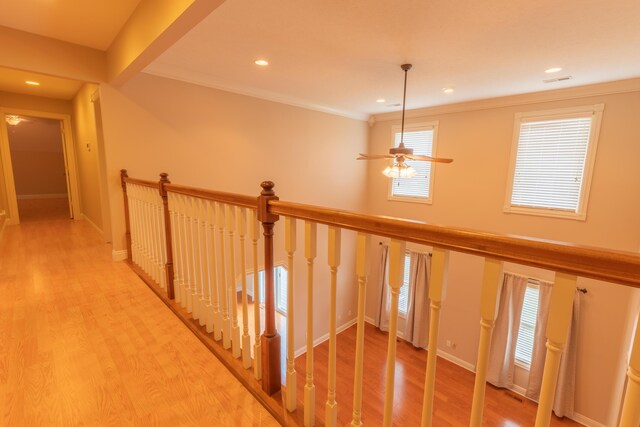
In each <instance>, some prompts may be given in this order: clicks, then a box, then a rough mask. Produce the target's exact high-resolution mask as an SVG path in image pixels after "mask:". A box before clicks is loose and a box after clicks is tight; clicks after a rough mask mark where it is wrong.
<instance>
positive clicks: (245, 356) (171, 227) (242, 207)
mask: <svg viewBox="0 0 640 427" xmlns="http://www.w3.org/2000/svg"><path fill="white" fill-rule="evenodd" d="M122 187H123V191H124V198H125V220H126V224H127V231H126V232H127V246H128V250H129V261H130V262H131V264H132V265H133V266H134V268H135V269H136V271H138V272H139V273H140V274H141V276H142V277H143V278H146V281H147V282H148V283H149V282H151V283H155V286H159V287H160V288H161V289H164V290H166V294H167V298H168V299H173V298H174V296H175V302H176V303H178V304H180V305H182V306H183V307H184V308H185V309H186V311H187V312H188V313H189V314H190V316H192V317H193V319H196V320H198V321H199V323H200V325H202V326H203V327H204V328H205V329H206V333H210V334H211V335H212V336H213V338H214V339H215V340H216V341H221V342H222V346H223V348H225V349H229V351H231V353H232V355H233V357H234V358H238V359H239V360H240V361H241V363H240V364H239V365H238V369H249V368H250V367H251V366H253V372H254V377H255V380H256V381H260V382H261V387H262V391H263V392H264V393H267V394H269V395H272V394H274V393H277V392H278V391H280V383H281V380H280V379H281V372H280V369H281V368H280V354H281V349H280V337H279V335H278V332H277V330H276V327H275V299H274V276H273V271H274V269H273V267H274V248H273V235H274V224H275V223H276V222H277V221H278V220H279V218H280V217H281V216H283V217H284V246H285V247H284V250H285V252H286V255H287V265H288V274H287V279H288V282H287V291H288V298H287V302H288V306H287V327H286V330H287V340H286V343H287V348H286V372H285V385H286V387H285V392H284V396H283V407H284V408H286V410H287V411H288V412H293V411H296V408H297V406H298V398H297V396H296V388H297V384H296V378H297V373H296V371H295V364H294V342H293V341H294V321H293V319H294V315H293V311H294V308H295V307H294V297H295V292H296V291H295V288H296V287H295V286H294V283H295V279H296V277H297V272H296V271H295V269H294V258H295V256H296V249H297V242H298V240H301V241H302V242H303V246H304V250H303V252H304V254H303V256H304V258H305V259H306V264H307V274H306V276H307V280H306V281H307V290H308V292H307V302H306V304H307V324H306V331H307V339H306V353H307V356H306V363H307V367H306V376H305V386H304V396H303V399H301V400H302V401H303V402H304V404H303V408H304V414H303V416H299V417H298V418H297V420H296V421H297V422H299V423H301V424H304V425H305V426H312V425H314V424H316V422H324V423H325V425H329V426H335V425H337V424H338V418H337V413H338V402H337V401H336V353H337V348H336V342H337V341H336V340H337V324H336V305H337V300H336V299H337V293H336V290H337V287H338V270H339V268H340V263H341V248H342V246H343V245H342V244H341V242H342V239H341V236H342V230H351V231H353V232H355V243H354V244H355V251H356V262H355V272H356V277H357V287H358V303H357V310H358V314H357V338H356V349H355V354H356V358H355V366H354V385H353V411H352V416H351V425H352V426H360V425H362V396H363V376H364V369H363V361H364V350H365V349H364V328H365V325H364V322H365V292H366V287H367V265H368V263H369V261H368V258H369V246H370V243H369V242H370V236H371V235H375V236H383V237H386V238H389V239H390V244H389V269H388V271H389V287H390V296H391V300H390V314H389V339H388V346H387V364H386V385H385V390H384V396H385V398H384V413H383V425H384V426H390V425H392V422H393V404H394V401H393V400H394V378H395V361H396V357H395V356H396V338H397V321H398V301H399V292H400V287H401V286H402V282H403V269H404V256H405V248H406V243H407V242H412V243H417V244H421V245H427V246H431V247H432V248H433V251H432V260H431V279H430V286H429V300H430V326H429V344H428V356H427V367H426V377H425V382H424V395H423V405H422V417H421V418H422V422H421V425H422V426H430V425H431V423H432V414H433V401H434V393H435V374H436V359H437V341H438V329H439V319H440V311H441V307H442V304H443V300H444V293H445V289H446V286H447V270H448V263H449V254H450V252H452V251H453V252H461V253H466V254H471V255H475V256H479V257H482V258H484V273H483V278H482V294H481V307H480V313H481V320H480V343H479V348H478V359H477V364H476V373H475V387H474V393H473V402H472V409H471V417H470V422H469V423H470V425H472V426H480V425H481V424H482V419H483V408H484V396H485V385H486V375H487V365H488V359H489V349H490V344H491V334H492V330H493V326H494V322H495V320H496V312H497V310H496V307H497V304H498V299H499V293H500V286H501V283H502V267H503V263H504V262H512V263H517V264H522V265H527V266H533V267H538V268H543V269H546V270H553V271H555V272H556V273H555V280H554V285H553V290H552V296H551V305H550V313H549V320H548V328H547V331H546V332H547V333H546V337H547V355H546V361H545V365H544V366H545V367H544V374H543V380H542V381H543V382H542V388H541V394H540V400H539V404H538V410H537V415H536V426H547V425H549V423H550V420H551V411H552V406H553V400H554V396H555V389H556V383H557V377H558V371H559V367H560V357H561V354H562V351H563V350H564V348H565V345H566V341H567V335H568V334H567V333H568V328H569V325H570V321H569V319H570V317H571V313H572V306H573V295H574V293H575V289H576V283H577V279H578V277H588V278H593V279H598V280H602V281H606V282H611V283H615V284H619V285H623V286H631V287H640V256H639V255H638V254H634V253H628V252H621V251H613V250H606V249H600V248H592V247H586V246H580V245H574V244H570V243H563V242H552V241H547V240H541V239H533V238H527V237H518V236H509V235H499V234H493V233H485V232H479V231H474V230H465V229H460V228H451V227H443V226H436V225H430V224H426V223H422V222H416V221H408V220H403V219H398V218H389V217H381V216H373V215H364V214H358V213H353V212H348V211H342V210H336V209H329V208H322V207H317V206H308V205H302V204H298V203H291V202H285V201H280V200H279V199H278V197H277V196H276V195H275V193H274V191H273V183H271V182H263V183H262V193H261V194H260V196H258V197H250V196H241V195H236V194H230V193H223V192H216V191H209V190H202V189H195V188H190V187H184V186H179V185H175V184H171V183H170V182H169V181H168V179H167V176H166V174H162V175H161V179H160V181H159V182H151V181H144V180H139V179H133V178H129V177H128V176H127V174H126V171H125V170H123V171H122ZM297 221H304V237H303V238H301V239H298V238H297V236H296V230H297V224H296V222H297ZM317 224H323V225H325V226H327V237H326V241H327V250H328V253H327V260H328V264H329V266H328V267H329V275H330V291H329V299H330V307H329V361H328V379H327V399H326V403H325V411H324V412H325V414H324V417H321V416H320V414H315V412H314V410H315V407H316V403H315V399H316V395H315V386H314V378H313V350H314V349H313V339H314V337H313V330H314V325H313V318H314V316H313V311H314V305H315V304H314V301H313V289H314V287H315V286H317V284H315V283H314V264H315V258H316V254H317V246H318V244H317V243H318V242H317V241H318V237H317ZM260 225H262V229H263V235H264V236H263V243H264V249H263V251H264V252H263V254H262V255H263V257H262V258H261V259H259V257H258V254H259V251H258V240H259V237H260V236H259V234H260V232H259V226H260ZM247 226H248V227H249V233H248V235H249V238H250V239H251V243H252V251H251V253H252V260H251V261H252V263H251V265H250V267H249V268H247V266H246V265H245V253H246V247H245V239H246V236H247ZM236 243H238V244H239V247H236V246H234V245H235V244H236ZM237 255H239V260H236V256H237ZM259 265H260V266H263V268H264V277H265V279H264V283H265V289H264V293H265V328H264V330H262V327H261V324H260V311H259V308H258V306H259V304H258V298H259V295H260V289H259V283H258V282H259V280H258V276H259V275H258V266H259ZM247 271H252V277H253V289H252V298H253V302H254V303H253V307H254V313H253V321H254V324H253V325H249V324H248V320H249V312H248V305H249V304H248V291H247V289H248V288H247V283H246V277H247V274H246V272H247ZM238 277H239V278H240V279H241V309H242V334H240V326H239V322H238V307H237V298H236V292H237V291H236V289H237V288H236V279H237V278H238ZM250 326H253V333H254V336H255V337H258V336H259V335H260V336H261V338H260V339H259V340H258V339H255V342H254V346H253V357H252V356H251V354H250V351H251V342H250V340H251V337H250V333H249V332H250ZM638 330H640V327H639V328H638ZM639 334H640V332H636V339H635V341H634V343H633V349H632V353H631V361H630V365H629V371H628V375H627V376H628V384H627V387H626V394H625V397H624V402H623V406H622V412H621V414H622V415H621V419H620V424H619V425H620V426H624V427H628V426H629V427H630V426H634V427H635V426H637V425H639V424H640V337H639V336H638V335H639ZM621 351H624V349H621ZM282 421H283V419H281V422H282Z"/></svg>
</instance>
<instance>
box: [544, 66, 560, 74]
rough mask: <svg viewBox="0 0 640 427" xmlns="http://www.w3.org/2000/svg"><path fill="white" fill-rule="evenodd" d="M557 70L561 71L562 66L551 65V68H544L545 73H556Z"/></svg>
mask: <svg viewBox="0 0 640 427" xmlns="http://www.w3.org/2000/svg"><path fill="white" fill-rule="evenodd" d="M558 71H562V68H560V67H553V68H547V69H546V70H544V72H545V73H547V74H551V73H557V72H558Z"/></svg>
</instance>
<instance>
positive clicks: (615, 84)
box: [372, 78, 640, 122]
mask: <svg viewBox="0 0 640 427" xmlns="http://www.w3.org/2000/svg"><path fill="white" fill-rule="evenodd" d="M628 92H640V78H634V79H626V80H616V81H612V82H606V83H596V84H591V85H584V86H575V87H570V88H563V89H555V90H547V91H543V92H531V93H524V94H520V95H510V96H502V97H498V98H487V99H479V100H475V101H467V102H459V103H455V104H446V105H438V106H435V107H427V108H417V109H415V110H408V111H407V112H406V113H405V117H406V118H416V117H424V116H431V115H437V114H452V113H461V112H465V111H477V110H489V109H493V108H503V107H513V106H517V105H526V104H536V103H542V102H551V101H562V100H567V99H578V98H587V97H591V96H600V95H612V94H616V93H628ZM401 116H402V113H401V112H399V111H394V112H391V113H382V114H373V115H372V118H373V120H375V122H382V121H389V120H399V119H400V117H401Z"/></svg>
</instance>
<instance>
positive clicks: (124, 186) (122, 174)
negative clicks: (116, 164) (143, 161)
mask: <svg viewBox="0 0 640 427" xmlns="http://www.w3.org/2000/svg"><path fill="white" fill-rule="evenodd" d="M128 177H129V174H128V173H127V170H126V169H120V184H121V185H122V190H123V191H127V184H126V183H125V182H124V179H125V178H128Z"/></svg>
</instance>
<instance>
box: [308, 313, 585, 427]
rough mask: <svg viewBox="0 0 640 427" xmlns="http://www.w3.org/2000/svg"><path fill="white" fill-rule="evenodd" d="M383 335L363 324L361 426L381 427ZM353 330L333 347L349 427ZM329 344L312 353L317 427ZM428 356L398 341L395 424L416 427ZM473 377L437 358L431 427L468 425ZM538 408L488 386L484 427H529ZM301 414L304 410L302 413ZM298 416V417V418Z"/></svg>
mask: <svg viewBox="0 0 640 427" xmlns="http://www.w3.org/2000/svg"><path fill="white" fill-rule="evenodd" d="M387 337H388V335H387V334H386V333H383V332H380V331H379V330H378V329H376V328H375V327H374V326H372V325H370V324H366V333H365V347H364V348H365V350H364V352H365V353H364V354H365V362H364V381H363V405H362V414H363V415H362V421H363V423H364V424H365V425H369V426H378V425H382V411H383V401H384V381H385V363H386V352H387V339H388V338H387ZM355 340H356V326H355V325H354V326H352V327H351V328H349V329H347V330H345V331H344V332H342V333H340V334H339V335H338V344H337V348H338V351H337V397H336V400H337V402H338V425H340V426H346V425H348V424H349V423H350V422H351V415H352V408H353V394H352V391H353V367H354V364H355V361H354V360H355V347H356V345H355ZM328 349H329V343H328V341H325V342H324V343H322V344H320V345H319V346H317V347H316V348H315V352H314V382H315V385H316V419H317V423H316V424H317V425H323V423H324V422H323V421H322V420H323V419H324V405H325V402H326V399H327V386H326V384H327V360H328V359H327V357H328ZM305 356H306V355H302V356H300V357H298V358H297V359H296V370H297V373H298V378H297V398H298V402H299V403H298V405H299V407H301V406H302V404H303V401H304V400H303V399H304V384H305V372H306V369H305V366H306V365H305V364H306V357H305ZM426 360H427V352H426V351H425V350H422V349H417V348H415V347H413V346H412V345H410V344H408V343H407V342H406V341H402V340H400V341H398V346H397V362H396V378H395V398H394V409H393V414H394V425H396V426H419V425H420V417H421V413H422V397H423V387H424V377H425V370H426ZM474 379H475V376H474V374H473V373H472V372H469V371H467V370H466V369H464V368H461V367H459V366H457V365H455V364H453V363H451V362H449V361H447V360H444V359H442V358H438V365H437V374H436V396H435V402H434V415H433V425H434V426H468V425H469V418H470V415H471V401H472V396H473V382H474ZM536 410H537V405H536V404H535V403H533V402H531V401H529V400H527V399H524V398H522V397H521V396H519V395H516V394H514V393H511V392H508V391H506V390H502V389H498V388H495V387H493V386H491V385H488V386H487V393H486V399H485V409H484V425H485V426H491V427H498V426H503V427H516V426H523V427H524V426H532V425H533V424H534V420H535V414H536ZM300 412H302V411H300ZM298 417H299V418H300V417H301V414H298ZM551 425H552V426H579V425H580V424H578V423H576V422H574V421H572V420H570V419H567V418H565V419H559V418H557V417H555V416H554V417H553V419H552V422H551Z"/></svg>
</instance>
